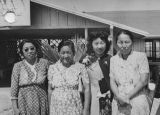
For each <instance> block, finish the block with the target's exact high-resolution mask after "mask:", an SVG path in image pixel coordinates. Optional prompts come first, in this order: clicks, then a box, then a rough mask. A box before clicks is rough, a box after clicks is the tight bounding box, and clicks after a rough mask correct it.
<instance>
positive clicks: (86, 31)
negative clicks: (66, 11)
mask: <svg viewBox="0 0 160 115" xmlns="http://www.w3.org/2000/svg"><path fill="white" fill-rule="evenodd" d="M84 37H85V46H86V45H87V39H88V28H85V29H84Z"/></svg>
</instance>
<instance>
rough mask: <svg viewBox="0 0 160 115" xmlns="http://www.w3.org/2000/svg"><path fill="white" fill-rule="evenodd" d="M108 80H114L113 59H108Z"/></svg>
mask: <svg viewBox="0 0 160 115" xmlns="http://www.w3.org/2000/svg"><path fill="white" fill-rule="evenodd" d="M109 76H110V78H114V76H115V75H114V60H113V58H111V59H110V73H109Z"/></svg>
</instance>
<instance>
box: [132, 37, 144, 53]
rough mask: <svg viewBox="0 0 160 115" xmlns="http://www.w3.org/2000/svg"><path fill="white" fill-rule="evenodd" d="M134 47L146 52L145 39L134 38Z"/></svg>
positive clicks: (136, 49)
mask: <svg viewBox="0 0 160 115" xmlns="http://www.w3.org/2000/svg"><path fill="white" fill-rule="evenodd" d="M133 49H134V50H135V51H140V52H145V40H144V39H134V44H133Z"/></svg>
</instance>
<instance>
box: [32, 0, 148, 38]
mask: <svg viewBox="0 0 160 115" xmlns="http://www.w3.org/2000/svg"><path fill="white" fill-rule="evenodd" d="M31 1H32V2H34V3H38V4H41V5H44V6H47V7H51V8H54V9H57V10H60V11H64V12H67V13H71V14H74V15H77V16H80V17H83V18H87V19H90V20H93V21H97V22H100V23H103V24H107V25H110V26H113V27H117V28H121V29H126V30H129V31H131V32H134V33H136V34H140V35H143V36H148V35H149V33H148V32H146V31H143V30H140V29H137V28H133V27H130V26H127V25H124V24H120V23H116V22H113V21H110V20H106V19H103V18H100V17H97V16H93V15H90V14H86V13H82V12H78V11H73V10H69V9H66V8H63V7H60V6H57V5H55V4H54V2H53V1H51V0H31Z"/></svg>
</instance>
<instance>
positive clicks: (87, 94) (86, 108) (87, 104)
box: [83, 82, 91, 115]
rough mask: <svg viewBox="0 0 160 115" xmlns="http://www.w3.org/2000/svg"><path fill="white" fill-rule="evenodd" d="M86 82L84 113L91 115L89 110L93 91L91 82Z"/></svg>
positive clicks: (84, 114)
mask: <svg viewBox="0 0 160 115" xmlns="http://www.w3.org/2000/svg"><path fill="white" fill-rule="evenodd" d="M83 84H84V96H85V97H84V100H85V101H84V111H83V115H89V110H90V99H91V98H90V97H91V91H90V89H91V88H90V84H89V83H85V82H83Z"/></svg>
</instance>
